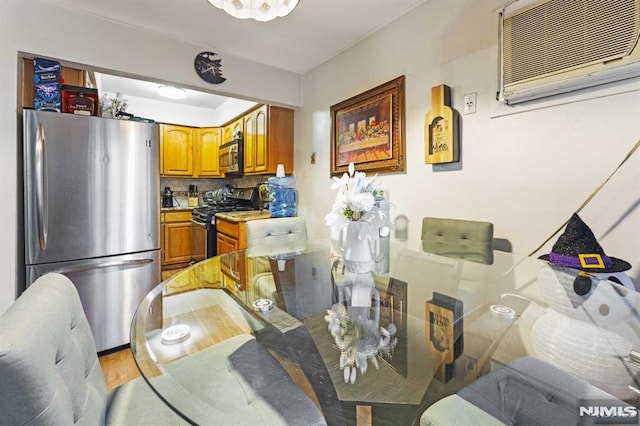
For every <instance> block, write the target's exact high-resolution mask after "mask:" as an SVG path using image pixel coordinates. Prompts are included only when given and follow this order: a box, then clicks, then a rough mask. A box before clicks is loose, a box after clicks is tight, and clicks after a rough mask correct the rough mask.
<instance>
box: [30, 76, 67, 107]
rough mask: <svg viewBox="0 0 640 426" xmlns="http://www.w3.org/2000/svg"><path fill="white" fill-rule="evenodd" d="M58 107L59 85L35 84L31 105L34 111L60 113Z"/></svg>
mask: <svg viewBox="0 0 640 426" xmlns="http://www.w3.org/2000/svg"><path fill="white" fill-rule="evenodd" d="M60 105H61V103H60V83H43V84H36V86H35V99H34V105H33V106H34V107H35V109H37V110H41V111H55V112H60Z"/></svg>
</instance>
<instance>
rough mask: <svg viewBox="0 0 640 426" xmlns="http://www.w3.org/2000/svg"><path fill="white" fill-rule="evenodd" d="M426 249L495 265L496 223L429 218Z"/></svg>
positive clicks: (424, 237) (424, 226) (424, 238)
mask: <svg viewBox="0 0 640 426" xmlns="http://www.w3.org/2000/svg"><path fill="white" fill-rule="evenodd" d="M422 251H425V252H428V253H434V254H439V255H441V256H447V257H453V258H457V259H466V260H469V261H471V262H477V263H484V264H488V265H491V264H493V224H492V223H491V222H481V221H475V220H460V219H445V218H436V217H425V218H423V219H422Z"/></svg>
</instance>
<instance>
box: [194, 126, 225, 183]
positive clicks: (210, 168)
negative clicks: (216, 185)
mask: <svg viewBox="0 0 640 426" xmlns="http://www.w3.org/2000/svg"><path fill="white" fill-rule="evenodd" d="M196 135H197V137H196V142H195V152H194V156H193V159H194V176H200V177H223V176H224V174H222V173H220V167H218V164H219V163H218V151H219V148H220V144H221V140H222V131H221V129H220V127H203V128H200V129H197V132H196Z"/></svg>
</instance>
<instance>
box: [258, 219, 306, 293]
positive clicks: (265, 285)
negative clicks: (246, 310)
mask: <svg viewBox="0 0 640 426" xmlns="http://www.w3.org/2000/svg"><path fill="white" fill-rule="evenodd" d="M306 247H307V221H306V220H305V218H303V217H282V218H272V219H262V220H251V221H249V222H247V256H249V257H256V256H269V257H270V258H271V260H270V261H269V263H270V264H274V265H277V268H278V270H279V271H280V272H282V271H284V270H285V268H286V264H287V257H289V255H291V254H293V253H296V252H300V251H303V250H304V249H305V248H306ZM271 271H272V269H271V266H270V265H269V264H266V263H265V264H264V265H263V266H262V267H259V266H254V267H253V270H252V271H251V273H252V280H253V286H252V287H253V289H254V292H255V295H256V297H266V298H272V297H275V293H276V289H277V286H276V282H275V280H274V276H273V274H272V273H271ZM279 305H282V304H279Z"/></svg>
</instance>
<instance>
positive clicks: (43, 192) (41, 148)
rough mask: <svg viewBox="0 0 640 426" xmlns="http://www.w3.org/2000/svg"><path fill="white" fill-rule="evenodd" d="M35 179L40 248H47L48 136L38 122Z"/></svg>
mask: <svg viewBox="0 0 640 426" xmlns="http://www.w3.org/2000/svg"><path fill="white" fill-rule="evenodd" d="M35 153H36V155H35V157H36V158H35V163H36V167H35V175H36V176H35V180H36V214H37V216H38V217H37V221H38V241H39V243H40V250H43V251H44V249H46V248H47V233H48V217H49V215H48V211H47V205H48V204H49V203H48V201H49V200H48V196H47V182H46V179H47V162H46V161H47V160H46V158H47V156H46V138H45V136H44V125H43V124H42V123H40V124H38V131H37V133H36V146H35Z"/></svg>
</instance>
